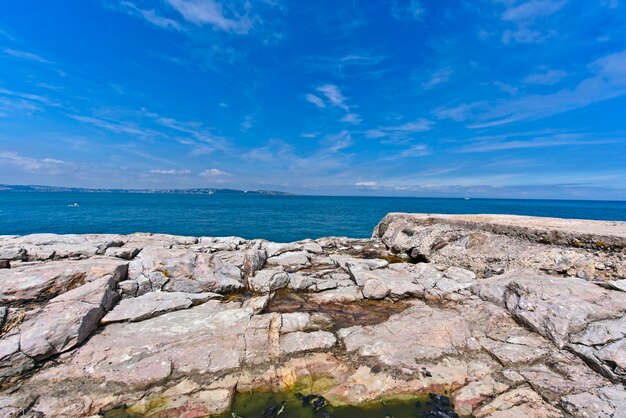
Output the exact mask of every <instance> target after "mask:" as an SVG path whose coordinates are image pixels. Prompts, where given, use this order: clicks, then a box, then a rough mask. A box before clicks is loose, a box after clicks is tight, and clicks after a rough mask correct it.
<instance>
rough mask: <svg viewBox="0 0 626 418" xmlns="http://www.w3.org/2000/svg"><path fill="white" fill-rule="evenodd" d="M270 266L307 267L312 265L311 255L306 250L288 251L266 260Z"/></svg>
mask: <svg viewBox="0 0 626 418" xmlns="http://www.w3.org/2000/svg"><path fill="white" fill-rule="evenodd" d="M266 263H267V265H268V266H282V267H305V266H308V265H310V262H309V257H308V255H307V253H306V252H305V251H293V252H286V253H282V254H280V255H276V256H273V257H269V258H268V259H267V261H266Z"/></svg>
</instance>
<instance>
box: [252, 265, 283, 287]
mask: <svg viewBox="0 0 626 418" xmlns="http://www.w3.org/2000/svg"><path fill="white" fill-rule="evenodd" d="M248 284H249V285H250V289H251V290H253V291H255V292H260V293H268V292H272V291H274V290H277V289H281V288H283V287H286V286H287V284H289V274H287V273H286V272H285V271H284V270H283V269H265V270H261V271H259V272H257V273H256V274H255V275H254V276H253V277H250V278H249V279H248Z"/></svg>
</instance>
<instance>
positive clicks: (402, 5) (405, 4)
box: [390, 0, 426, 21]
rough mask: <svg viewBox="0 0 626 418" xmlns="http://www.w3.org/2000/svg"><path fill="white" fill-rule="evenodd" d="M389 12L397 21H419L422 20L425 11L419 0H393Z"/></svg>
mask: <svg viewBox="0 0 626 418" xmlns="http://www.w3.org/2000/svg"><path fill="white" fill-rule="evenodd" d="M390 12H391V15H392V16H393V17H394V18H395V19H398V20H417V21H421V20H423V19H424V14H425V13H426V9H425V8H424V6H423V5H422V2H421V1H420V0H393V1H392V2H391V8H390Z"/></svg>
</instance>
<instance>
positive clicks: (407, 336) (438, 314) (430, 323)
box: [338, 302, 470, 369]
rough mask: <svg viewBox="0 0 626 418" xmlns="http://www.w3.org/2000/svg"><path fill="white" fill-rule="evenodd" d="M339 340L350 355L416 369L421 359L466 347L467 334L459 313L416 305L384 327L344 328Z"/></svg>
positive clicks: (423, 304) (422, 304) (389, 321)
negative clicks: (369, 357)
mask: <svg viewBox="0 0 626 418" xmlns="http://www.w3.org/2000/svg"><path fill="white" fill-rule="evenodd" d="M338 337H339V338H340V339H341V340H342V341H343V343H344V344H345V346H346V350H347V351H349V352H351V351H358V353H359V355H360V356H375V357H378V358H379V359H380V361H381V362H382V363H383V364H386V365H389V366H397V367H404V368H408V369H411V368H413V369H415V368H416V367H417V365H418V363H417V362H419V361H420V360H434V359H437V358H440V357H442V356H444V355H446V354H448V355H449V354H453V353H456V352H458V350H460V349H463V348H464V347H466V346H467V340H468V339H469V337H470V331H469V329H468V327H467V323H466V322H465V321H464V320H463V318H462V317H461V316H460V315H459V314H458V313H456V312H454V311H447V310H440V309H434V308H431V307H429V306H428V305H426V304H425V303H423V302H416V303H415V306H413V307H411V308H409V309H407V310H405V311H403V312H401V313H399V314H396V315H393V316H392V317H391V318H389V320H388V321H387V322H385V323H384V324H380V325H372V326H356V327H352V328H345V329H342V330H340V331H339V332H338Z"/></svg>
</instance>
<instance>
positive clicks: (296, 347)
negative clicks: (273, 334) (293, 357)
mask: <svg viewBox="0 0 626 418" xmlns="http://www.w3.org/2000/svg"><path fill="white" fill-rule="evenodd" d="M336 343H337V339H336V338H335V336H334V334H332V333H330V332H327V331H315V332H300V331H296V332H291V333H289V334H285V335H283V336H281V337H280V347H281V349H282V351H283V353H285V354H293V353H298V352H301V351H311V350H321V349H327V348H331V347H332V346H334V345H335V344H336Z"/></svg>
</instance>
